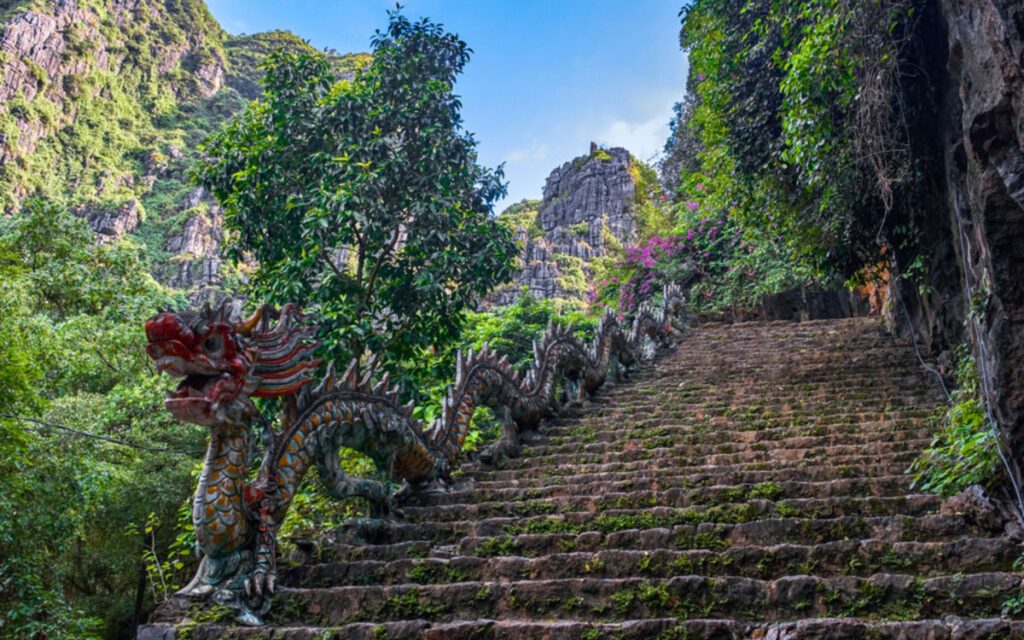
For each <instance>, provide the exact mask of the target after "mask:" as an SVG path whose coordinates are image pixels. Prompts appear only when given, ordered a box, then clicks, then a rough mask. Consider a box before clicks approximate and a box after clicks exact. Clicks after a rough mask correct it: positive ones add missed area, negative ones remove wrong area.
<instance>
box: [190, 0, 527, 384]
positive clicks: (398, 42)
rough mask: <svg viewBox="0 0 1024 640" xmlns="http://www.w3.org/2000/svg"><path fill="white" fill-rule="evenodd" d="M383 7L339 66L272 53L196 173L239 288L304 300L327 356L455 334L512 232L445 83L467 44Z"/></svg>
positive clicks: (489, 283)
mask: <svg viewBox="0 0 1024 640" xmlns="http://www.w3.org/2000/svg"><path fill="white" fill-rule="evenodd" d="M389 16H390V21H389V25H388V29H387V31H386V32H384V33H381V32H378V33H377V35H376V37H375V38H374V41H373V60H372V62H371V63H370V64H369V65H368V66H366V67H365V68H363V69H362V70H360V71H359V72H358V73H357V75H356V77H355V78H354V79H353V80H351V81H341V82H336V80H335V77H334V76H333V75H332V73H331V70H330V65H329V63H328V61H327V59H326V58H325V57H324V56H322V55H319V54H316V55H307V54H302V55H291V54H287V53H283V52H282V53H278V54H275V55H272V56H271V57H270V58H269V60H268V62H267V64H266V77H265V78H264V96H263V99H262V100H261V101H259V102H257V103H254V104H253V105H252V106H250V107H249V108H248V109H247V110H246V111H245V113H244V114H242V115H241V116H239V117H237V118H236V119H234V120H233V121H232V122H231V123H230V124H229V125H228V126H227V127H226V128H225V129H224V130H223V131H222V132H221V133H219V134H217V135H215V136H213V137H212V138H211V139H210V140H209V142H208V145H207V149H206V151H207V153H208V158H207V159H206V160H205V161H204V162H203V163H202V164H201V166H200V167H199V170H198V173H199V177H200V179H201V180H202V182H203V183H205V184H206V185H207V186H208V187H209V188H210V189H211V191H212V192H213V193H214V195H215V196H216V197H217V198H218V200H220V202H221V203H222V204H223V206H224V210H225V225H226V227H227V228H228V229H229V230H230V234H231V236H232V237H233V242H232V243H231V246H230V248H229V251H230V253H231V255H232V256H233V257H234V258H236V259H243V258H246V257H251V258H253V259H255V260H256V261H257V262H258V264H259V269H258V270H257V272H256V274H255V277H254V278H253V281H252V283H251V291H250V294H251V296H252V297H253V298H255V299H257V300H261V301H262V300H266V301H270V302H275V303H282V302H286V301H295V302H299V303H301V304H303V305H304V306H305V307H307V308H311V309H313V310H315V311H316V312H317V313H318V314H319V316H320V320H321V323H322V335H321V339H322V340H323V341H324V343H325V346H326V348H327V349H328V351H329V352H330V355H331V356H332V357H334V358H336V359H344V358H348V357H360V356H361V355H363V354H364V353H365V352H366V350H368V349H369V350H372V351H374V352H377V353H383V354H385V355H386V356H387V357H386V358H385V361H386V362H389V363H391V364H394V363H401V362H405V363H407V364H408V363H410V362H412V361H414V360H415V359H417V358H418V357H419V356H420V355H421V354H423V353H424V351H425V350H426V349H429V348H431V347H435V346H445V345H447V344H449V343H451V342H452V341H453V340H454V339H455V338H457V336H458V333H459V330H460V328H461V326H462V324H463V322H464V315H465V311H466V310H467V309H469V308H471V307H473V306H474V305H475V304H476V301H477V300H478V298H479V297H480V296H481V295H482V294H484V293H485V292H487V291H488V290H490V289H491V288H493V287H494V286H495V285H497V284H500V283H502V282H505V281H507V280H508V279H509V278H510V277H511V274H512V259H513V257H514V255H515V253H516V247H515V243H514V241H513V240H512V237H511V233H510V231H509V230H508V229H506V228H505V227H503V226H502V225H499V224H498V223H497V222H496V221H495V220H494V217H493V215H492V205H493V203H494V202H495V200H496V199H497V198H499V197H501V195H503V194H504V192H505V188H504V185H503V184H502V182H501V178H502V173H501V169H500V168H498V169H497V170H489V169H486V168H484V167H482V166H480V165H479V164H477V156H476V151H475V146H476V142H475V140H474V139H473V136H472V135H471V134H469V133H467V132H465V131H464V130H463V128H462V121H461V116H460V113H459V112H460V108H461V104H460V102H459V99H458V97H457V96H456V95H455V94H454V93H453V92H452V88H453V83H454V81H455V79H456V76H458V74H459V73H460V72H461V71H462V69H463V67H464V66H465V64H466V62H467V60H468V58H469V49H468V48H467V47H466V44H465V43H464V42H463V41H461V40H460V39H459V38H458V37H457V36H455V35H453V34H450V33H446V32H445V31H444V30H443V29H442V28H441V26H440V25H437V24H434V23H431V22H429V21H427V20H423V21H420V22H415V23H414V22H410V21H409V20H408V19H406V18H405V17H403V16H402V15H400V14H399V13H398V12H392V13H390V14H389Z"/></svg>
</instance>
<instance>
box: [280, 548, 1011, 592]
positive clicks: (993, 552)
mask: <svg viewBox="0 0 1024 640" xmlns="http://www.w3.org/2000/svg"><path fill="white" fill-rule="evenodd" d="M476 549H477V550H478V551H487V550H488V548H487V547H482V546H478V547H476ZM1018 555H1019V549H1018V547H1017V545H1016V544H1014V543H1012V542H1010V541H1008V540H1006V539H1005V538H974V537H966V538H958V539H956V540H953V541H949V542H917V541H912V542H890V541H885V540H872V539H865V540H839V541H833V542H828V543H823V544H818V545H800V544H784V545H775V546H746V547H728V548H726V549H724V550H721V551H717V550H716V551H713V550H709V549H688V550H676V549H669V548H664V547H658V548H654V549H651V550H634V549H605V550H601V551H589V552H588V551H574V552H570V553H564V552H563V553H557V552H548V553H546V554H545V555H540V556H536V557H532V558H531V557H526V556H519V555H500V556H491V557H480V556H455V557H452V558H438V557H428V558H422V559H420V558H406V559H401V560H392V561H382V560H363V561H344V562H334V563H323V564H311V565H306V566H302V567H296V568H292V569H289V570H288V571H287V572H286V574H285V577H286V580H287V581H288V582H289V583H291V584H303V585H306V586H308V587H312V586H319V587H334V586H343V585H362V584H379V585H396V584H408V583H415V584H437V583H452V582H464V581H467V580H470V581H488V582H506V581H515V580H527V579H528V580H552V579H557V578H560V577H562V576H565V575H578V576H588V577H591V578H615V579H618V578H629V577H633V576H644V577H652V578H671V577H672V576H675V575H680V574H693V573H698V574H701V575H708V576H726V575H734V576H742V577H748V578H760V579H771V578H780V577H783V576H786V575H790V574H791V573H792V571H793V568H794V567H798V568H802V569H804V570H805V571H810V570H812V569H813V571H814V573H815V574H816V575H820V576H835V575H857V576H869V575H872V574H874V573H880V572H884V571H900V570H906V569H907V568H911V567H912V568H913V570H914V572H915V575H917V576H919V577H920V576H925V577H933V576H940V575H945V574H955V573H959V572H962V571H964V570H974V571H987V572H993V571H1010V570H1011V569H1012V565H1013V562H1014V560H1015V559H1016V558H1017V556H1018Z"/></svg>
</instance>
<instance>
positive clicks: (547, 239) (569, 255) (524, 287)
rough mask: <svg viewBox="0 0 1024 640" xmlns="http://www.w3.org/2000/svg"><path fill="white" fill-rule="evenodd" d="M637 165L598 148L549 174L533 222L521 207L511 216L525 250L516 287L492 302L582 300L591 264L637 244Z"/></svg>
mask: <svg viewBox="0 0 1024 640" xmlns="http://www.w3.org/2000/svg"><path fill="white" fill-rule="evenodd" d="M639 166H640V165H639V161H638V160H636V159H635V158H633V156H632V155H630V153H629V152H628V151H626V150H625V149H622V148H614V149H607V150H605V149H600V148H598V147H597V146H596V145H591V150H590V153H589V154H587V155H584V156H580V157H578V158H576V159H574V160H570V161H569V162H566V163H565V164H563V165H562V166H560V167H558V168H557V169H555V170H554V171H552V172H551V175H549V176H548V178H547V181H546V183H545V185H544V199H543V200H542V201H541V202H540V203H539V204H537V205H536V206H537V209H536V215H535V219H533V220H529V221H526V220H525V219H524V218H523V216H522V214H523V204H522V203H521V204H520V205H514V207H517V208H515V209H510V210H508V211H506V212H505V214H503V215H505V216H506V217H508V216H514V226H516V227H517V237H518V239H519V242H520V244H521V245H522V247H523V251H522V255H521V259H522V268H521V270H520V271H519V274H518V276H517V278H516V280H515V282H514V283H512V284H511V285H508V286H506V287H503V288H502V289H500V290H499V291H496V292H495V293H493V294H492V295H491V296H490V297H489V298H488V301H489V302H491V303H494V304H499V305H500V304H509V303H511V302H514V301H515V300H516V299H517V298H518V297H519V296H520V295H521V294H522V293H523V292H524V291H528V292H529V293H530V295H532V296H534V297H536V298H580V297H582V296H584V295H585V294H586V292H587V290H588V288H589V276H590V267H591V263H592V262H593V260H595V259H597V258H602V257H605V256H607V255H609V252H610V251H614V250H615V249H616V248H619V247H621V246H622V245H624V244H629V243H631V242H634V241H635V240H636V234H637V219H636V206H637V200H638V198H637V195H638V189H637V184H638V178H637V171H638V168H639Z"/></svg>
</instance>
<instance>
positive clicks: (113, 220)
mask: <svg viewBox="0 0 1024 640" xmlns="http://www.w3.org/2000/svg"><path fill="white" fill-rule="evenodd" d="M75 214H76V215H79V216H82V217H83V218H85V219H86V220H88V221H89V226H90V227H92V230H93V231H94V232H96V236H97V239H98V240H99V241H100V242H106V241H108V240H114V239H117V238H120V237H121V236H123V235H124V234H126V233H130V232H132V231H134V230H135V228H136V227H138V226H139V223H140V222H141V221H142V215H143V214H142V205H141V204H140V203H139V201H138V200H135V199H132V200H129V201H127V202H125V203H124V204H122V205H121V206H119V207H116V208H108V207H101V206H94V205H85V206H82V207H78V208H77V209H76V210H75Z"/></svg>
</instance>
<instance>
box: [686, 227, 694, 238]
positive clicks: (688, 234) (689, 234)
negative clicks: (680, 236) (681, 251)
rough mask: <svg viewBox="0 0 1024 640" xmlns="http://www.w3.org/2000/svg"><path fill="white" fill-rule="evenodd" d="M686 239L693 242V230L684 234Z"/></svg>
mask: <svg viewBox="0 0 1024 640" xmlns="http://www.w3.org/2000/svg"><path fill="white" fill-rule="evenodd" d="M686 239H687V240H693V229H690V230H689V231H687V232H686Z"/></svg>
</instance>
